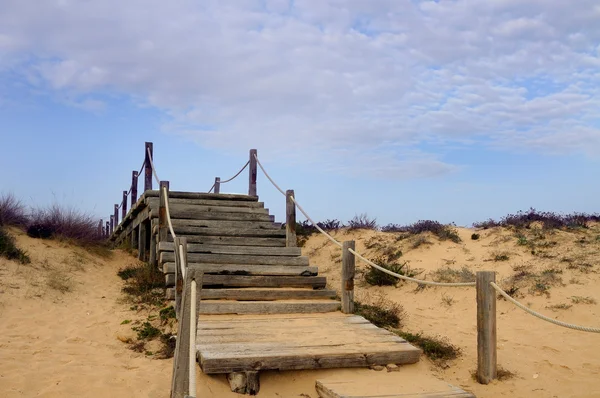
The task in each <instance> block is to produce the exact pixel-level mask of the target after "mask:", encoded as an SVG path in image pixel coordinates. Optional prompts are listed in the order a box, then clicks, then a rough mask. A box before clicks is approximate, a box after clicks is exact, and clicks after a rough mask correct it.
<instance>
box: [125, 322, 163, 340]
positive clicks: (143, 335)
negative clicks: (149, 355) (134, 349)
mask: <svg viewBox="0 0 600 398" xmlns="http://www.w3.org/2000/svg"><path fill="white" fill-rule="evenodd" d="M132 329H133V330H134V331H136V332H137V338H138V340H146V339H147V340H152V339H153V338H155V337H158V336H160V335H162V332H161V331H160V329H158V328H156V327H155V326H154V325H152V324H151V323H150V322H148V321H146V322H144V323H142V324H141V325H140V326H134V327H132Z"/></svg>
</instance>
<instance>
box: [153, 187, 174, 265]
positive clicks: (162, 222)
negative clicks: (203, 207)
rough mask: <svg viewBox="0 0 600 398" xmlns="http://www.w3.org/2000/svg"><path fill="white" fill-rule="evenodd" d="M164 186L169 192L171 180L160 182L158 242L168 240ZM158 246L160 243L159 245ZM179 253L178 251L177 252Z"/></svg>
mask: <svg viewBox="0 0 600 398" xmlns="http://www.w3.org/2000/svg"><path fill="white" fill-rule="evenodd" d="M163 187H165V188H167V193H168V192H169V181H161V182H160V184H159V191H158V198H159V207H158V242H159V243H160V242H166V241H167V235H168V229H169V222H168V221H167V208H166V206H167V198H166V197H165V194H164V189H163ZM157 247H158V245H157ZM175 254H177V253H175Z"/></svg>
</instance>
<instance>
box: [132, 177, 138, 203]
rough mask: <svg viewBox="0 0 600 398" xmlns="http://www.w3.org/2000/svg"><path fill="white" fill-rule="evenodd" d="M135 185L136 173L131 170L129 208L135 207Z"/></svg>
mask: <svg viewBox="0 0 600 398" xmlns="http://www.w3.org/2000/svg"><path fill="white" fill-rule="evenodd" d="M137 185H138V172H137V171H135V170H133V171H132V172H131V208H132V209H133V206H135V202H137Z"/></svg>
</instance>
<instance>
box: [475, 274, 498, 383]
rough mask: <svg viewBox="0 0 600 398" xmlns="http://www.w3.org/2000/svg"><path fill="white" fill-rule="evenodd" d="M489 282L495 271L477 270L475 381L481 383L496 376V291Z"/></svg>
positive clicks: (493, 278)
mask: <svg viewBox="0 0 600 398" xmlns="http://www.w3.org/2000/svg"><path fill="white" fill-rule="evenodd" d="M490 282H496V273H495V272H493V271H479V272H477V275H476V289H477V381H478V382H479V383H481V384H489V383H490V382H491V381H492V380H493V379H495V378H496V377H497V362H496V361H497V356H496V291H495V290H494V288H493V287H492V286H491V285H490Z"/></svg>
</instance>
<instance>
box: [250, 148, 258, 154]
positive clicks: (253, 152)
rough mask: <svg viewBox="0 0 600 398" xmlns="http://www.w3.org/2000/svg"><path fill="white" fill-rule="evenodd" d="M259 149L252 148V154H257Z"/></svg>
mask: <svg viewBox="0 0 600 398" xmlns="http://www.w3.org/2000/svg"><path fill="white" fill-rule="evenodd" d="M256 154H258V151H257V150H256V149H250V155H256Z"/></svg>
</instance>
